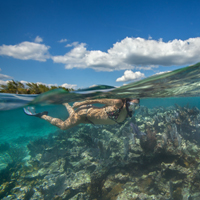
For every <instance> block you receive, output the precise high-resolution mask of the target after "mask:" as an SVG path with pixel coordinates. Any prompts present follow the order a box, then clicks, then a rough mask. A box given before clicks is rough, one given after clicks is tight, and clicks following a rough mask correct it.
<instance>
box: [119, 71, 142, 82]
mask: <svg viewBox="0 0 200 200" xmlns="http://www.w3.org/2000/svg"><path fill="white" fill-rule="evenodd" d="M144 77H145V75H144V74H143V73H141V72H139V71H138V72H132V71H131V70H126V71H125V72H124V75H123V76H122V77H119V78H118V79H117V80H116V82H126V81H132V80H140V79H142V78H144Z"/></svg>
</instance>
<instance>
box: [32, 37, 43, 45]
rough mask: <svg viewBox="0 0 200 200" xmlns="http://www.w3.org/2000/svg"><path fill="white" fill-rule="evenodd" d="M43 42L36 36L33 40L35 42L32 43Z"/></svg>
mask: <svg viewBox="0 0 200 200" xmlns="http://www.w3.org/2000/svg"><path fill="white" fill-rule="evenodd" d="M42 41H43V39H42V38H41V37H39V36H37V37H36V38H35V40H34V42H36V43H40V42H42Z"/></svg>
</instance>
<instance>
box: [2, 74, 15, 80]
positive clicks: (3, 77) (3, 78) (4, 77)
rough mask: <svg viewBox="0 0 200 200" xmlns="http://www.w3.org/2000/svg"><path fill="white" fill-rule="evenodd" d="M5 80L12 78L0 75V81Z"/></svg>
mask: <svg viewBox="0 0 200 200" xmlns="http://www.w3.org/2000/svg"><path fill="white" fill-rule="evenodd" d="M5 79H12V77H11V76H8V75H5V74H0V80H5Z"/></svg>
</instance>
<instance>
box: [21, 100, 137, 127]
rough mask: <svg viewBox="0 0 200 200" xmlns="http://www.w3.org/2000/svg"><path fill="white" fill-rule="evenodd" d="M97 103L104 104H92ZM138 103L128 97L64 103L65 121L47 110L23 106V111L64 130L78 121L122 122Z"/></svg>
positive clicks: (95, 122)
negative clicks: (33, 110)
mask: <svg viewBox="0 0 200 200" xmlns="http://www.w3.org/2000/svg"><path fill="white" fill-rule="evenodd" d="M97 103H98V104H104V105H105V106H103V107H96V106H93V105H92V104H97ZM139 103H140V100H139V99H129V98H124V99H95V100H86V101H82V102H75V103H74V104H73V107H71V106H70V105H69V104H68V103H64V104H63V105H64V106H65V107H66V109H67V111H68V113H69V117H68V118H67V119H66V120H65V121H62V120H61V119H59V118H53V117H51V116H48V112H47V111H44V112H42V113H35V112H32V111H31V110H29V108H27V109H26V108H24V112H25V113H26V114H27V115H31V116H36V117H39V118H41V119H44V120H46V121H48V122H49V123H51V124H52V125H54V126H57V127H59V128H60V129H62V130H66V129H69V128H72V127H74V126H77V125H78V124H80V123H84V124H109V125H113V124H116V123H117V124H119V123H122V122H123V121H124V120H125V119H126V118H127V117H128V116H129V117H131V116H132V114H133V112H134V111H135V110H136V109H138V108H139ZM75 108H76V110H75Z"/></svg>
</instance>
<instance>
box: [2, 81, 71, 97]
mask: <svg viewBox="0 0 200 200" xmlns="http://www.w3.org/2000/svg"><path fill="white" fill-rule="evenodd" d="M58 88H62V89H64V90H66V91H68V92H69V91H74V89H72V88H64V87H61V86H50V87H49V86H46V85H44V84H37V83H26V86H25V85H24V84H23V83H21V82H20V81H14V80H11V81H8V82H7V84H6V85H3V84H1V85H0V93H15V94H41V93H43V92H47V91H49V90H53V89H58Z"/></svg>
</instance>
